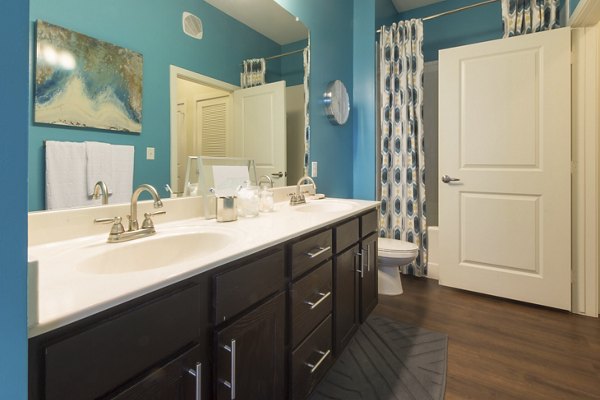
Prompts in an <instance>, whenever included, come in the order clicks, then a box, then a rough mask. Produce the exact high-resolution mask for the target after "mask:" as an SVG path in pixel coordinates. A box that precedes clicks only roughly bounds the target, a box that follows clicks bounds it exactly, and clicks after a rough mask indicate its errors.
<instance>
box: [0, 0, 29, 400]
mask: <svg viewBox="0 0 600 400" xmlns="http://www.w3.org/2000/svg"><path fill="white" fill-rule="evenodd" d="M0 8H1V9H2V12H1V13H0V38H1V39H0V54H2V57H0V110H2V118H0V137H1V138H2V142H3V143H4V145H3V146H0V182H1V183H2V187H3V188H4V190H3V191H2V196H1V197H0V221H2V224H4V226H5V228H6V229H5V231H4V232H3V233H2V238H1V239H0V321H1V324H0V399H7V400H8V399H10V400H25V399H27V129H28V128H27V121H28V110H29V107H28V97H29V93H30V92H29V90H28V89H27V82H28V77H29V54H28V52H27V43H28V41H29V33H28V29H27V26H28V24H27V20H28V13H29V1H28V0H12V1H4V2H3V3H2V6H1V7H0Z"/></svg>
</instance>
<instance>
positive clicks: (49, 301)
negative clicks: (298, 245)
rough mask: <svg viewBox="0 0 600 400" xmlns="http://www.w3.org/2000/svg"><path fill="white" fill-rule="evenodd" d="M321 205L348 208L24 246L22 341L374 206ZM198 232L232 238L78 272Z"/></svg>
mask: <svg viewBox="0 0 600 400" xmlns="http://www.w3.org/2000/svg"><path fill="white" fill-rule="evenodd" d="M320 202H322V203H323V204H324V203H327V202H338V203H339V202H343V203H346V204H348V205H349V206H350V209H349V210H344V211H329V212H300V211H298V208H296V207H290V206H288V205H287V204H283V203H278V204H277V205H276V209H275V211H274V212H271V213H266V214H263V213H261V214H260V215H259V216H257V217H254V218H239V219H238V220H237V221H234V222H227V223H218V222H216V220H214V219H212V220H206V219H203V218H190V219H185V220H179V221H173V222H166V223H160V222H159V221H158V218H157V219H156V220H155V224H156V231H157V233H156V234H155V235H153V236H150V237H147V238H143V239H137V240H134V241H131V242H124V243H114V244H109V243H106V239H107V236H108V232H109V230H110V225H107V226H106V232H105V233H103V234H101V235H92V236H85V237H81V238H77V239H71V240H64V241H59V242H51V243H45V244H40V245H36V246H31V247H29V260H30V261H37V264H38V265H37V266H36V265H35V263H31V264H33V266H30V275H31V278H30V288H29V302H30V305H29V323H28V325H29V326H28V327H29V337H34V336H37V335H40V334H42V333H45V332H48V331H51V330H53V329H56V328H59V327H61V326H65V325H67V324H69V323H72V322H75V321H78V320H80V319H83V318H85V317H88V316H90V315H93V314H95V313H98V312H100V311H103V310H106V309H109V308H111V307H113V306H116V305H118V304H121V303H124V302H126V301H129V300H131V299H134V298H137V297H139V296H141V295H144V294H146V293H150V292H152V291H155V290H157V289H160V288H163V287H166V286H168V285H170V284H173V283H176V282H179V281H182V280H184V279H186V278H189V277H192V276H194V275H197V274H199V273H201V272H203V271H207V270H210V269H212V268H215V267H218V266H221V265H224V264H226V263H228V262H231V261H234V260H237V259H240V258H243V257H245V256H248V255H250V254H253V253H256V252H258V251H260V250H263V249H266V248H269V247H271V246H273V245H276V244H279V243H283V242H285V241H287V240H289V239H292V238H295V237H298V236H300V235H302V234H304V233H308V232H310V231H312V230H315V229H318V228H320V227H324V226H326V225H329V224H331V223H334V222H337V221H340V220H342V219H345V218H348V217H349V216H351V215H355V214H358V213H361V212H364V211H366V210H369V209H371V208H374V207H375V206H377V205H378V204H379V203H378V202H374V201H365V200H345V199H325V200H314V203H320ZM309 204H310V203H309ZM298 207H302V206H298ZM202 232H217V233H222V234H224V235H228V236H231V237H233V238H234V239H232V242H231V244H228V245H226V246H225V247H223V248H221V249H218V250H216V251H212V252H211V253H210V254H209V255H203V256H202V257H196V258H194V257H188V258H186V259H180V260H178V261H177V262H174V263H172V264H170V265H169V266H166V267H160V268H153V269H146V270H142V271H127V272H121V271H118V273H91V272H85V271H82V270H81V268H79V267H80V264H81V262H82V261H85V260H87V259H90V257H97V256H99V255H101V254H104V253H106V252H107V251H112V250H115V249H118V248H119V246H121V247H123V248H124V249H125V248H126V247H127V246H131V245H133V244H138V243H141V244H143V242H144V241H152V240H157V239H158V240H161V239H162V238H164V237H167V236H171V237H173V236H177V235H179V234H190V233H202ZM125 251H126V250H125ZM36 272H37V273H36Z"/></svg>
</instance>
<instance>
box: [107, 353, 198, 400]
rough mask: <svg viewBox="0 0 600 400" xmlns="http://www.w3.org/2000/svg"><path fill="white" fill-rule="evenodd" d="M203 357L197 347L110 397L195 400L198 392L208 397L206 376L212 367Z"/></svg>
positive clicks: (115, 398) (122, 398)
mask: <svg viewBox="0 0 600 400" xmlns="http://www.w3.org/2000/svg"><path fill="white" fill-rule="evenodd" d="M201 359H202V351H201V348H200V346H195V347H193V348H191V349H190V350H188V351H186V352H185V353H183V354H182V355H180V356H179V357H177V358H175V359H174V360H172V361H170V362H168V363H167V364H165V365H164V366H162V367H160V368H157V369H155V370H153V371H152V372H151V373H150V374H148V375H147V376H145V377H144V378H142V379H141V380H140V381H138V382H136V383H135V384H133V385H132V386H130V387H128V388H127V389H125V390H123V391H122V392H120V393H119V394H117V395H116V396H114V397H112V396H111V397H110V399H111V400H147V399H173V400H175V399H196V398H198V397H197V396H196V393H198V395H200V396H201V397H200V398H203V399H204V398H208V392H207V391H206V390H207V389H208V381H207V379H206V378H205V377H206V375H207V374H208V371H209V368H208V365H207V364H203V363H201V362H200V361H199V360H201ZM192 372H193V374H195V375H193V374H192Z"/></svg>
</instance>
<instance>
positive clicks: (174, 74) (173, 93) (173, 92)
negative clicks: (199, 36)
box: [169, 65, 240, 188]
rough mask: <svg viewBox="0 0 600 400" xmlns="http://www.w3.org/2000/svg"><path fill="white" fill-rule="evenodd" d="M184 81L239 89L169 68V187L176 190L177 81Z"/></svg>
mask: <svg viewBox="0 0 600 400" xmlns="http://www.w3.org/2000/svg"><path fill="white" fill-rule="evenodd" d="M178 78H179V79H186V80H188V81H191V82H195V83H199V84H202V85H206V86H211V87H214V88H216V89H221V90H225V91H228V92H233V91H234V90H237V89H239V88H240V87H239V86H235V85H232V84H229V83H226V82H223V81H220V80H218V79H214V78H211V77H209V76H206V75H201V74H199V73H197V72H194V71H190V70H187V69H184V68H180V67H176V66H175V65H171V66H170V67H169V93H170V103H169V104H170V108H171V109H170V115H171V162H170V171H171V187H173V188H176V187H177V186H176V184H177V100H178V94H177V79H178Z"/></svg>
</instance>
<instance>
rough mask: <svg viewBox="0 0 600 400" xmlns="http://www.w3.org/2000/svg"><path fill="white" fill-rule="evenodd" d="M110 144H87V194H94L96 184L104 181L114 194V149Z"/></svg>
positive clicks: (109, 190)
mask: <svg viewBox="0 0 600 400" xmlns="http://www.w3.org/2000/svg"><path fill="white" fill-rule="evenodd" d="M111 147H112V146H111V145H110V144H108V143H101V142H85V152H86V158H87V194H88V195H89V196H92V195H93V194H94V187H95V186H96V183H97V182H99V181H102V182H104V183H105V184H106V187H107V188H108V193H113V184H114V182H113V168H112V149H111Z"/></svg>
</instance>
